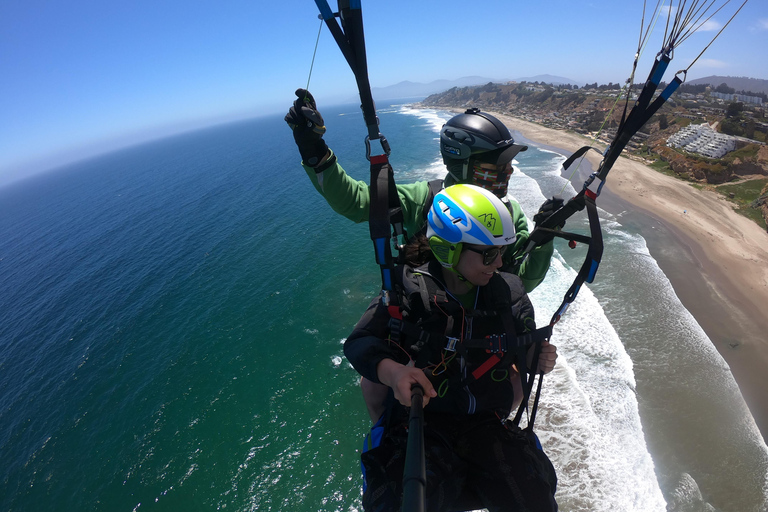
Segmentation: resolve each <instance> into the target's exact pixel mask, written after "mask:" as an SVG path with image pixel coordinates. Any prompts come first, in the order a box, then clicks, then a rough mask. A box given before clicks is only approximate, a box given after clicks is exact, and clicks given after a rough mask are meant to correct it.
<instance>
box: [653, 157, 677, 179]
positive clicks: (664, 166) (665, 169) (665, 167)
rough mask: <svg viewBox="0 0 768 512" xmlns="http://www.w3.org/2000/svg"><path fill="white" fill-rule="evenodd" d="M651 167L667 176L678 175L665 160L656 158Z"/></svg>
mask: <svg viewBox="0 0 768 512" xmlns="http://www.w3.org/2000/svg"><path fill="white" fill-rule="evenodd" d="M649 167H650V168H651V169H653V170H655V171H658V172H660V173H662V174H666V175H667V176H672V177H675V178H676V177H677V173H676V172H675V171H673V170H672V168H671V167H670V166H669V164H668V163H667V162H665V161H664V160H656V161H655V162H653V163H652V164H651V165H650V166H649Z"/></svg>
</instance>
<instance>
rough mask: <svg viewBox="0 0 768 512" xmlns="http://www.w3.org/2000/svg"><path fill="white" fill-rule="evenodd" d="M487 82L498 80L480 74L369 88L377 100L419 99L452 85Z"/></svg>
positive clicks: (460, 85) (468, 85) (462, 85)
mask: <svg viewBox="0 0 768 512" xmlns="http://www.w3.org/2000/svg"><path fill="white" fill-rule="evenodd" d="M505 81H506V80H505ZM488 82H499V80H498V79H493V78H485V77H482V76H465V77H462V78H459V79H456V80H435V81H434V82H429V83H428V84H424V83H419V82H409V81H405V82H400V83H397V84H395V85H389V86H387V87H373V88H371V93H372V94H373V97H374V98H375V99H377V100H392V99H401V98H419V99H421V98H426V97H427V96H429V95H430V94H435V93H438V92H443V91H447V90H448V89H450V88H452V87H470V86H472V85H482V84H487V83H488Z"/></svg>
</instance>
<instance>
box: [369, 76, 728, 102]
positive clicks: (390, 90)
mask: <svg viewBox="0 0 768 512" xmlns="http://www.w3.org/2000/svg"><path fill="white" fill-rule="evenodd" d="M488 82H494V83H506V82H543V83H547V84H552V85H562V84H569V85H583V84H578V83H577V82H575V81H573V80H571V79H569V78H563V77H560V76H553V75H537V76H533V77H525V78H514V79H510V78H505V79H498V78H487V77H482V76H465V77H462V78H458V79H456V80H435V81H434V82H429V83H427V84H424V83H419V82H409V81H405V82H400V83H397V84H395V85H390V86H387V87H373V88H371V92H372V93H373V97H374V99H376V100H392V99H407V98H418V99H423V98H426V97H427V96H429V95H430V94H436V93H439V92H443V91H447V90H448V89H451V88H453V87H471V86H473V85H485V84H487V83H488ZM721 83H722V82H721ZM718 85H719V84H718Z"/></svg>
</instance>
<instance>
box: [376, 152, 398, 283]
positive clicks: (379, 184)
mask: <svg viewBox="0 0 768 512" xmlns="http://www.w3.org/2000/svg"><path fill="white" fill-rule="evenodd" d="M368 227H369V229H370V233H371V240H372V241H373V248H374V251H375V254H376V263H378V264H379V267H380V269H381V282H382V289H383V290H386V291H392V290H393V289H394V281H393V273H394V260H393V258H392V245H391V243H390V240H391V237H392V231H393V229H394V231H395V236H399V235H401V234H402V232H403V210H402V208H401V207H400V198H399V197H398V195H397V188H396V187H395V177H394V172H393V171H392V166H391V165H389V158H388V157H387V155H378V156H373V157H371V187H370V210H369V214H368Z"/></svg>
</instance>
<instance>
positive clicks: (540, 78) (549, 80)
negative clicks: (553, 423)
mask: <svg viewBox="0 0 768 512" xmlns="http://www.w3.org/2000/svg"><path fill="white" fill-rule="evenodd" d="M514 81H515V82H542V83H545V84H550V85H566V84H567V85H578V86H579V87H581V86H582V85H584V83H583V82H577V81H575V80H571V79H570V78H565V77H562V76H554V75H536V76H528V77H523V78H515V80H514Z"/></svg>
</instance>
